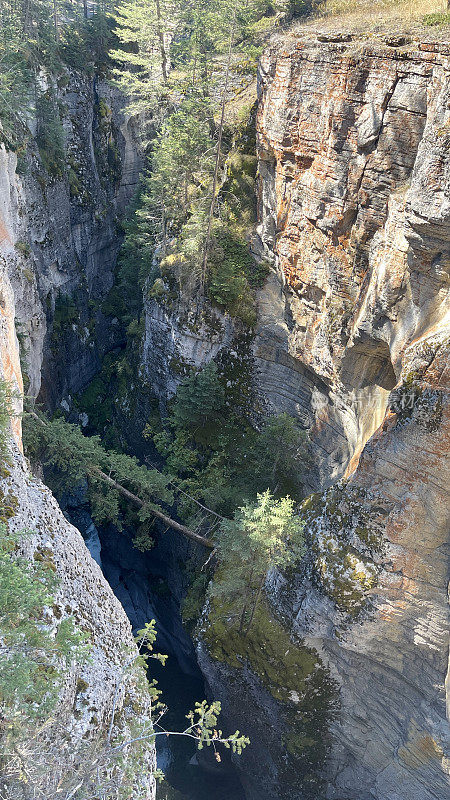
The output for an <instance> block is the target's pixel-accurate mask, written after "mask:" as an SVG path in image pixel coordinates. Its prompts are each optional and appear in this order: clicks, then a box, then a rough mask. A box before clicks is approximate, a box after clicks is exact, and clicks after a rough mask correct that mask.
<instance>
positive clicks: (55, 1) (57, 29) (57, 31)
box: [53, 0, 59, 42]
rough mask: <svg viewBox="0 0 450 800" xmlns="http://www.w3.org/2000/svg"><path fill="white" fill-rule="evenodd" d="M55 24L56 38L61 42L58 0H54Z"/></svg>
mask: <svg viewBox="0 0 450 800" xmlns="http://www.w3.org/2000/svg"><path fill="white" fill-rule="evenodd" d="M53 24H54V26H55V39H56V41H57V42H59V26H58V6H57V0H53Z"/></svg>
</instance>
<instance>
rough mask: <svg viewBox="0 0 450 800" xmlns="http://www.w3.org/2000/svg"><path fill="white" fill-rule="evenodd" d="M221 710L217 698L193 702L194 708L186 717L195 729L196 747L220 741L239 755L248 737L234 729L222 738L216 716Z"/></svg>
mask: <svg viewBox="0 0 450 800" xmlns="http://www.w3.org/2000/svg"><path fill="white" fill-rule="evenodd" d="M220 712H221V705H220V703H219V701H218V700H215V701H214V702H213V703H211V704H210V705H208V703H207V702H206V700H202V702H201V703H196V704H195V709H194V710H193V711H190V712H189V714H187V719H188V720H189V722H190V723H191V727H192V728H193V729H194V730H195V731H196V734H197V737H198V740H197V741H198V745H197V746H198V749H199V750H202V749H203V747H204V745H205V744H206V745H207V746H209V745H211V744H212V745H214V743H215V742H218V741H221V743H222V744H224V745H225V747H227V748H231V750H232V751H233V753H237V754H238V755H239V756H240V755H241V753H242V751H243V749H244V748H245V747H246V745H248V744H250V739H249V738H248V737H247V736H243V735H241V734H240V733H239V731H236V733H234V734H232V735H231V736H228V737H227V738H226V739H224V738H223V734H222V731H221V730H219V729H218V728H217V718H218V716H219V714H220Z"/></svg>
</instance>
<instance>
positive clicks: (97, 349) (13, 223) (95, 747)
mask: <svg viewBox="0 0 450 800" xmlns="http://www.w3.org/2000/svg"><path fill="white" fill-rule="evenodd" d="M64 78H65V80H64V81H62V84H63V88H61V89H60V98H59V99H60V102H61V106H62V107H63V109H64V113H63V123H64V128H65V134H66V149H67V153H68V156H67V159H68V161H67V165H66V166H65V168H64V171H63V172H61V174H58V175H55V174H52V171H51V170H50V171H49V169H48V166H47V165H46V164H45V163H44V160H43V156H42V154H41V153H40V152H39V147H38V144H37V140H36V138H34V137H33V136H31V137H30V138H29V140H28V143H27V145H26V148H25V150H24V151H23V152H22V157H21V161H22V163H21V165H20V168H19V169H18V164H17V155H16V154H15V153H13V152H10V151H7V150H6V148H5V147H4V146H3V145H2V146H1V147H0V373H1V378H2V380H6V381H7V382H8V384H9V386H10V387H11V389H12V390H13V392H16V394H17V396H15V397H14V396H13V400H12V405H13V411H14V412H15V414H16V416H14V417H13V420H12V430H11V438H10V443H9V456H8V461H7V463H6V465H5V467H4V468H2V477H1V481H0V482H1V486H0V496H1V505H2V520H4V519H7V523H8V527H9V530H10V531H18V532H19V531H30V534H31V535H29V536H26V537H25V538H24V540H23V544H22V545H21V551H22V554H23V555H25V556H26V557H27V558H28V559H29V560H30V561H31V562H44V563H45V564H46V565H47V567H48V569H50V570H51V572H52V574H54V575H55V576H56V578H57V582H58V585H57V590H56V595H55V597H54V603H53V605H52V607H51V608H47V609H45V621H44V624H45V626H46V627H47V628H48V629H49V630H51V631H53V635H56V632H57V631H58V630H59V628H60V626H61V624H62V623H63V622H64V620H65V619H67V618H68V617H72V618H73V619H74V621H75V624H76V625H77V627H78V629H79V630H81V631H83V632H84V633H85V635H86V636H87V641H88V645H89V657H88V659H87V660H82V661H80V660H78V659H77V658H75V659H74V660H73V661H72V663H71V664H70V666H69V668H68V669H67V670H66V672H65V674H64V676H63V683H62V687H61V691H60V695H59V700H58V704H57V707H56V709H55V712H54V714H53V716H52V718H51V719H49V720H48V721H47V723H46V725H45V726H44V727H43V729H42V730H41V731H40V735H39V738H38V740H37V741H36V742H35V741H34V740H31V741H30V742H26V743H25V747H26V759H27V758H28V757H29V759H30V764H31V773H32V777H31V778H30V777H28V778H27V781H28V784H29V790H30V792H31V791H32V786H33V776H34V775H36V776H38V775H40V776H41V777H40V778H39V780H40V783H39V787H40V791H41V792H42V796H45V797H49V798H50V797H54V796H56V794H57V792H59V791H62V788H61V787H64V786H65V785H69V786H71V787H74V786H76V782H77V779H76V776H78V778H79V780H80V781H81V783H80V786H81V785H82V783H83V777H84V774H85V772H89V770H90V771H92V770H94V767H95V764H97V770H98V771H97V772H96V773H95V771H94V773H93V774H96V775H97V778H96V780H97V779H98V781H99V785H100V784H101V783H103V785H104V786H105V787H108V788H105V791H106V792H109V794H108V796H111V797H112V796H116V794H117V792H120V791H121V790H120V789H119V788H117V786H118V785H120V784H121V783H122V782H123V786H124V787H127V789H128V791H129V795H130V796H131V795H132V796H136V797H137V796H139V797H145V798H147V799H148V800H151V799H152V798H154V797H155V778H154V770H155V768H156V759H155V750H154V746H153V744H152V743H144V745H143V747H142V748H140V749H139V752H136V748H135V747H125V749H124V750H123V753H122V758H121V761H120V764H118V763H116V759H117V754H116V755H111V757H109V756H108V757H105V742H106V735H107V732H108V730H109V727H110V725H111V722H112V723H113V724H112V728H111V742H113V743H115V744H118V743H122V742H126V741H127V740H128V739H130V738H132V737H133V735H136V731H139V730H143V729H144V728H146V729H147V730H151V699H150V694H149V690H148V684H147V680H146V675H145V672H144V671H143V670H142V669H141V668H140V667H139V668H138V667H137V665H136V664H135V659H136V657H137V655H138V651H137V648H136V645H135V643H134V639H133V635H132V631H131V625H130V623H129V621H128V619H127V617H126V614H125V612H124V610H123V608H122V606H121V605H120V603H119V601H118V600H117V599H116V597H115V596H114V594H113V592H112V590H111V589H110V587H109V585H108V584H107V582H106V580H105V578H104V577H103V575H102V573H101V570H100V568H99V567H98V565H97V564H96V563H95V562H94V561H93V559H92V558H91V556H90V555H89V552H88V550H87V548H86V546H85V544H84V542H83V539H82V537H81V534H80V533H79V531H78V530H77V529H76V528H74V527H73V526H72V525H70V524H69V523H68V522H67V520H66V519H65V517H64V516H63V514H62V512H61V510H60V508H59V506H58V504H57V503H56V501H55V499H54V498H53V497H52V495H51V493H50V491H49V490H48V489H47V488H46V487H45V486H44V485H43V483H42V482H41V481H40V480H39V479H37V478H35V477H33V476H32V475H31V473H30V471H29V468H28V465H27V463H26V460H25V459H24V457H23V455H22V452H21V450H22V445H21V425H20V416H17V415H18V414H20V411H21V407H22V402H21V396H20V395H21V393H22V391H23V376H22V372H23V371H24V372H25V377H26V380H27V390H28V391H29V393H30V394H31V395H32V396H33V397H36V395H38V394H39V393H40V394H41V396H44V397H45V398H46V399H47V401H48V402H49V403H50V404H54V403H56V402H57V401H59V400H60V399H61V397H62V396H63V395H64V394H66V395H67V393H69V392H70V391H73V390H76V389H77V388H79V387H80V386H82V385H84V384H85V383H86V382H87V381H88V380H89V378H90V377H91V376H92V374H94V372H95V371H96V370H97V369H98V364H99V359H100V356H101V354H102V352H103V351H104V349H105V348H107V347H109V346H113V345H114V325H113V326H112V329H111V327H110V328H109V329H108V330H109V331H110V332H111V330H112V333H110V336H109V339H107V340H106V341H105V339H103V340H102V337H101V336H99V337H98V338H96V339H94V335H93V332H94V330H95V329H97V328H100V329H101V330H103V332H104V333H105V331H106V330H107V327H106V326H107V322H106V321H105V318H104V316H103V315H102V313H101V310H100V308H99V303H100V301H101V299H102V297H103V296H104V295H105V294H106V292H107V291H108V290H109V288H110V286H111V283H112V280H113V269H114V265H115V257H116V254H117V250H118V247H119V243H120V239H119V238H118V236H117V231H116V228H115V215H116V214H118V213H119V212H122V211H123V210H124V208H125V204H126V202H127V201H128V200H129V198H130V195H131V193H132V192H133V189H134V186H135V184H136V180H137V165H138V162H139V157H138V154H137V150H136V145H135V142H133V139H132V136H131V133H130V130H131V127H132V124H131V123H130V122H129V121H127V120H126V118H125V117H124V116H123V114H122V111H121V106H120V101H119V98H118V97H117V96H116V95H115V94H114V93H112V92H111V91H110V90H109V89H108V88H106V87H103V90H101V89H100V87H99V86H98V84H95V82H94V81H93V80H90V79H87V78H85V77H82V76H79V75H76V74H68V75H66V76H64ZM100 91H101V96H100V94H99V92H100ZM63 103H64V104H65V105H63ZM113 147H114V148H117V150H114V163H113V166H114V170H113V172H111V169H112V166H111V165H112V161H111V159H112V156H111V154H110V150H111V148H113ZM108 155H109V161H108ZM63 297H64V298H66V299H67V298H68V297H69V298H74V301H73V305H74V309H75V311H74V315H73V318H72V319H70V320H63V321H62V320H61V319H59V318H58V303H59V301H60V300H61V299H62V298H63ZM60 305H61V304H60ZM62 323H64V324H62ZM19 341H20V342H21V343H22V348H20V347H19ZM21 349H22V352H20V350H21ZM5 509H6V510H5ZM26 759H25V762H24V763H27V761H26ZM42 775H44V776H45V777H42ZM5 780H6V776H5ZM67 781H68V782H69V783H68V784H67ZM75 790H76V789H75ZM75 790H74V791H75ZM2 791H3V789H2ZM5 791H6V792H7V791H8V790H7V788H6V786H5ZM27 791H28V790H27ZM68 791H69V790H68ZM72 795H73V792H71V793H70V796H72ZM5 796H10V795H9V794H7V795H5ZM11 796H14V797H15V796H17V795H16V794H14V792H13V794H12V795H11ZM30 796H31V795H30ZM127 796H128V795H127Z"/></svg>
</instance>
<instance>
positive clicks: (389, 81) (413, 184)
mask: <svg viewBox="0 0 450 800" xmlns="http://www.w3.org/2000/svg"><path fill="white" fill-rule="evenodd" d="M449 54H450V49H449V47H448V45H447V44H445V43H443V42H438V43H436V42H432V41H425V40H420V41H419V40H413V39H408V37H396V38H395V37H394V38H392V37H382V36H379V37H376V36H372V37H371V38H370V39H365V38H364V37H359V36H353V37H352V36H350V35H348V34H336V33H330V34H329V35H328V34H326V35H322V34H319V35H317V36H316V35H315V34H311V33H305V32H304V31H302V32H301V33H300V34H298V35H297V36H295V35H286V36H279V37H277V38H276V39H275V40H274V42H273V43H272V45H271V46H270V47H269V48H268V49H267V50H266V52H265V54H264V55H263V57H262V60H261V66H260V75H259V108H258V118H257V142H258V155H259V178H258V198H259V225H258V229H257V238H256V241H255V244H254V247H255V250H256V251H257V252H258V253H259V254H260V255H264V256H265V257H266V258H268V259H270V261H271V263H272V265H273V268H272V272H271V275H270V277H269V279H268V281H267V283H266V285H265V287H264V288H263V289H262V290H261V291H260V293H259V315H258V327H257V330H256V336H255V339H254V356H255V359H256V374H255V381H256V382H257V385H258V387H259V390H260V392H261V393H262V395H263V396H265V397H266V398H267V400H268V401H269V403H270V404H271V406H272V408H273V409H274V410H277V411H280V410H285V411H288V412H289V413H290V414H292V415H293V416H297V417H299V418H300V419H301V420H302V422H303V424H304V425H305V427H306V428H307V429H308V431H309V435H310V438H311V441H312V446H313V451H314V458H315V465H316V470H315V472H313V473H312V475H311V485H315V486H316V487H318V488H321V489H322V490H323V489H326V487H329V486H330V485H331V484H334V485H333V486H332V488H329V489H326V491H322V492H319V493H317V494H314V495H312V496H311V497H310V498H308V499H307V500H306V501H305V503H304V505H303V509H302V514H303V516H304V519H305V525H306V529H305V530H306V535H307V541H308V545H309V548H308V549H309V556H308V557H307V558H306V559H305V560H304V563H303V564H302V565H301V567H299V569H298V571H297V573H296V574H292V572H291V573H290V574H289V575H286V576H281V575H276V574H273V575H271V576H270V577H269V580H268V583H267V587H266V588H267V591H268V594H269V596H270V597H271V600H272V603H273V605H274V606H275V607H276V608H277V609H278V611H279V613H280V614H281V616H282V618H283V619H284V623H285V625H287V629H288V631H290V634H291V637H292V638H291V647H295V646H297V648H299V652H300V651H301V649H302V648H305V647H310V648H312V651H313V652H315V653H316V654H317V658H318V659H319V663H320V664H321V665H322V667H321V669H322V668H323V669H325V670H328V676H329V680H330V681H331V682H332V683H333V684H334V685H336V686H337V687H338V689H337V691H338V704H339V711H338V712H337V716H336V717H335V718H334V719H333V715H332V714H329V715H328V721H327V725H326V729H323V728H322V730H321V736H322V737H323V741H324V743H325V745H326V746H328V747H329V750H328V755H327V756H326V758H325V759H323V760H322V762H320V759H319V760H318V761H317V762H316V766H315V769H316V772H317V773H319V774H321V776H322V778H323V779H324V783H323V784H322V787H321V788H320V789H317V790H316V792H317V793H318V794H319V795H320V796H325V797H327V798H330V799H331V798H336V800H337V799H339V800H344V798H345V800H366V799H367V800H369V798H377V799H378V800H405V798H408V800H412V799H413V798H414V800H419V798H421V800H423V798H427V800H437V798H440V797H443V796H446V794H447V793H448V787H449V776H448V743H449V727H448V723H447V721H446V696H445V679H446V673H447V669H448V606H447V581H448V561H447V559H448V534H449V527H450V526H449V518H448V503H447V497H446V494H447V488H446V487H447V486H448V480H449V471H448V430H449V429H448V378H449V375H448V332H449V328H448V322H449V319H448V308H449V306H448V286H449V276H448V273H449V266H450V246H449V243H450V204H449V200H448V197H449V185H450V184H449V181H450V163H449V152H450V148H449V145H450V128H449V122H450V116H449V114H450V112H449V91H450V81H449ZM204 635H206V638H207V639H208V634H207V631H206V634H204ZM296 642H297V645H295V643H296ZM214 645H215V642H214V640H213V645H212V647H211V642H210V645H209V651H210V652H209V653H208V649H207V648H205V645H204V643H203V642H202V643H201V646H200V658H201V663H202V667H203V669H204V670H205V673H206V675H207V676H208V678H209V680H210V682H211V685H212V686H213V691H214V692H215V693H216V694H218V693H219V695H218V696H220V691H221V690H222V692H223V696H224V698H225V699H226V701H227V703H228V706H227V707H228V709H229V710H230V712H231V714H232V716H233V722H234V721H238V722H239V724H240V725H242V726H244V723H245V722H248V726H249V727H248V732H249V735H250V737H251V738H252V740H253V742H254V743H255V744H254V749H253V752H252V751H251V749H250V750H249V751H248V753H245V754H244V755H243V757H242V765H243V769H244V770H247V775H246V776H245V778H244V780H245V785H246V788H247V791H248V796H249V797H257V796H258V792H260V793H264V795H265V796H268V797H283V798H294V797H297V796H299V792H300V793H301V792H302V791H303V792H305V793H306V792H307V791H310V790H309V789H308V786H307V784H306V783H305V762H304V753H306V752H307V750H308V746H309V745H308V741H307V739H306V738H303V745H302V744H301V742H302V739H301V737H298V740H297V751H296V752H293V750H292V748H291V747H290V745H289V736H288V732H287V731H286V720H289V719H291V720H295V719H298V722H297V723H295V724H294V725H293V731H295V730H297V736H298V734H299V731H301V730H302V727H301V726H302V724H304V721H305V719H307V713H308V712H306V713H305V707H304V705H302V704H304V703H305V701H306V698H307V697H308V691H305V685H304V682H303V678H302V679H300V677H298V678H297V683H298V687H297V689H296V687H295V685H294V684H295V680H294V682H293V683H291V682H290V683H289V684H288V683H286V680H287V679H288V678H289V679H290V680H292V675H290V676H289V673H288V670H287V668H286V664H285V659H284V658H283V656H282V655H280V657H279V666H278V676H279V679H278V680H279V683H278V688H276V689H275V695H274V687H273V684H271V681H273V679H274V677H273V675H272V674H271V672H270V668H269V666H268V665H269V664H270V663H272V662H271V655H270V652H271V651H270V647H269V649H267V647H266V644H265V642H264V637H263V638H262V639H261V642H260V647H261V653H264V652H265V653H266V655H267V668H266V669H264V668H263V667H261V669H258V658H257V657H256V656H254V655H252V654H250V655H249V654H248V653H247V654H246V655H244V656H243V657H240V656H238V660H237V662H236V659H234V660H233V659H232V658H230V654H229V653H228V654H227V653H226V652H222V653H220V652H218V651H217V649H216V651H214ZM211 652H213V653H214V652H215V659H211V655H210V654H211ZM299 663H300V662H299ZM236 666H237V667H238V672H236ZM299 670H300V668H299ZM314 674H317V668H316V671H315V672H314V671H312V672H311V673H310V675H314ZM298 675H301V670H300V671H299V673H298ZM283 681H285V683H283ZM329 685H331V684H329ZM221 687H222V689H221ZM281 687H284V689H286V690H287V689H289V690H290V692H291V694H290V695H289V693H288V692H287V691H285V692H284V694H283V689H282V688H281ZM309 688H310V690H311V684H310V687H309ZM326 691H328V690H327V689H326V688H324V686H320V687H319V688H318V689H317V691H316V690H315V691H314V694H315V696H316V698H317V694H319V695H320V693H322V696H323V698H324V700H325V696H326ZM280 692H281V694H280ZM277 693H278V694H277ZM274 696H275V699H277V697H278V702H276V703H275V705H274ZM281 699H283V702H282V703H280V700H281ZM289 704H290V705H289ZM314 704H315V705H314ZM314 704H313V707H314V709H315V710H314V712H313V713H314V714H316V719H317V721H318V720H319V718H320V717H319V713H320V708H321V706H320V703H317V699H315V700H314ZM289 707H290V708H291V716H290V717H289ZM240 709H243V710H242V711H240ZM308 710H309V712H310V711H311V708H309V709H308ZM296 715H297V716H296ZM283 718H284V723H283ZM302 718H303V723H302ZM271 719H272V720H275V722H274V731H275V733H273V734H272V735H271V733H270V729H269V726H270V721H269V720H271ZM280 720H281V722H280ZM296 725H298V726H300V727H297V729H296V727H295V726H296ZM318 729H319V724H318ZM302 735H303V737H305V736H306V732H305V730H303V734H302ZM291 745H292V741H291ZM302 748H303V756H302ZM325 749H326V748H325ZM322 758H323V754H322ZM261 763H265V764H268V769H267V771H265V772H264V773H263V774H262V773H261ZM296 764H297V767H296V766H295V765H296ZM286 769H288V770H289V771H288V772H286ZM296 770H297V776H298V779H299V784H296V783H295V772H296ZM302 773H303V778H302V777H301V775H302ZM288 775H289V776H290V777H289V778H288V777H287V776H288ZM302 780H303V785H302ZM307 796H309V795H307ZM313 796H315V795H314V793H313Z"/></svg>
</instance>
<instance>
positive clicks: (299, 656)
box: [201, 597, 338, 800]
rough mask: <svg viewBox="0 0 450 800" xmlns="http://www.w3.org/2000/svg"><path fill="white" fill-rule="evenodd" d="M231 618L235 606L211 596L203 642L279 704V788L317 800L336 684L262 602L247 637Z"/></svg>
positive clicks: (334, 708) (312, 652)
mask: <svg viewBox="0 0 450 800" xmlns="http://www.w3.org/2000/svg"><path fill="white" fill-rule="evenodd" d="M234 616H235V608H234V604H233V602H231V601H228V602H225V601H224V600H223V599H220V600H219V598H214V597H212V598H211V601H210V605H209V614H208V619H207V621H206V623H205V624H204V625H203V626H202V634H201V635H202V638H203V639H204V640H205V642H206V645H207V647H208V651H209V652H210V653H211V655H212V656H213V658H215V659H217V660H218V661H221V662H225V663H226V664H228V665H229V667H232V668H233V669H234V670H243V669H245V668H246V667H249V668H250V669H251V670H252V672H253V673H254V674H255V675H256V676H257V677H258V678H259V680H260V681H261V683H262V685H263V686H264V687H265V689H266V690H267V691H268V692H270V694H271V695H272V696H273V697H274V699H275V700H276V701H277V703H278V708H279V710H280V715H281V719H282V721H283V723H284V735H283V744H284V748H283V749H282V752H283V761H282V762H281V763H280V764H279V774H280V776H282V780H283V785H284V786H286V787H287V786H289V785H292V786H293V787H294V793H293V796H295V797H296V796H302V797H303V796H304V797H305V799H307V800H316V799H317V798H318V797H321V796H322V793H321V791H320V789H321V786H320V779H319V778H318V772H319V770H320V769H321V768H322V766H323V763H324V760H325V757H326V754H327V750H328V747H329V726H330V723H331V722H332V720H333V719H334V718H335V716H336V712H337V709H338V693H337V686H336V684H335V683H334V681H333V680H332V678H331V676H330V674H329V671H328V669H327V668H326V667H325V666H324V665H323V664H322V663H321V661H320V659H319V657H318V655H317V652H316V651H315V650H314V649H312V648H310V647H307V646H305V644H304V642H302V640H300V639H297V638H296V637H294V636H293V634H292V631H290V630H287V629H286V628H285V626H284V625H283V623H282V622H281V620H280V619H278V618H277V617H276V616H275V615H274V614H273V612H272V611H271V609H270V608H269V605H268V603H267V601H266V600H265V599H264V598H262V599H261V600H260V602H259V604H258V607H257V609H256V611H255V614H254V618H253V622H252V626H251V628H250V630H249V632H248V634H247V635H246V636H243V635H242V634H240V632H239V629H238V627H237V626H236V625H235V624H234ZM237 680H238V681H239V680H240V679H239V677H238V678H237ZM289 756H291V757H293V759H292V761H291V760H290V759H289Z"/></svg>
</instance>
